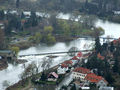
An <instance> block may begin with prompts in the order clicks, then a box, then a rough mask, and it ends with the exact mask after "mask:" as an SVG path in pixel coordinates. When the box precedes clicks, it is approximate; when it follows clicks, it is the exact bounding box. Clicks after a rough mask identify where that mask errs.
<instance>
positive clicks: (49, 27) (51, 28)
mask: <svg viewBox="0 0 120 90" xmlns="http://www.w3.org/2000/svg"><path fill="white" fill-rule="evenodd" d="M52 31H53V27H52V26H45V27H44V32H45V33H46V34H49V33H50V34H51V33H52Z"/></svg>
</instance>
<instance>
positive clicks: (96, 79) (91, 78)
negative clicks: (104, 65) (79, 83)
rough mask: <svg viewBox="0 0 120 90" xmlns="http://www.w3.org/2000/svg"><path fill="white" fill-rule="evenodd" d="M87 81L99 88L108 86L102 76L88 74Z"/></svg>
mask: <svg viewBox="0 0 120 90" xmlns="http://www.w3.org/2000/svg"><path fill="white" fill-rule="evenodd" d="M85 80H86V81H88V82H89V83H95V84H96V86H97V87H105V86H107V84H108V82H107V81H106V80H105V79H104V78H103V77H102V76H97V75H95V74H94V73H88V74H87V75H86V77H85Z"/></svg>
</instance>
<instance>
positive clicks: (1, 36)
mask: <svg viewBox="0 0 120 90" xmlns="http://www.w3.org/2000/svg"><path fill="white" fill-rule="evenodd" d="M4 45H5V36H4V31H3V30H1V29H0V49H4Z"/></svg>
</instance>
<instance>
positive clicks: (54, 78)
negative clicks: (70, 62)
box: [48, 72, 58, 81]
mask: <svg viewBox="0 0 120 90" xmlns="http://www.w3.org/2000/svg"><path fill="white" fill-rule="evenodd" d="M57 79H58V75H57V74H56V73H55V72H51V73H50V74H49V75H48V81H56V80H57Z"/></svg>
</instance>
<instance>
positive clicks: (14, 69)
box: [0, 14, 120, 90]
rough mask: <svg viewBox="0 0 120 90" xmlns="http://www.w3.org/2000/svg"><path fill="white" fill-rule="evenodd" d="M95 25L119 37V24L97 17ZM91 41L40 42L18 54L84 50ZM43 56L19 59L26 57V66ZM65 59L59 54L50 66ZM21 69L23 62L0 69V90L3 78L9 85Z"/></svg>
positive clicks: (38, 60) (16, 77)
mask: <svg viewBox="0 0 120 90" xmlns="http://www.w3.org/2000/svg"><path fill="white" fill-rule="evenodd" d="M59 17H60V18H62V19H69V17H70V15H69V14H61V16H59ZM96 26H97V27H98V26H100V27H102V28H103V29H104V30H105V34H104V35H103V36H107V35H110V36H113V37H114V38H119V36H120V33H119V29H120V24H117V23H113V22H109V21H103V20H99V19H98V21H97V22H96ZM91 43H94V42H93V41H91V40H85V39H76V40H73V41H71V42H69V43H64V42H57V43H56V44H55V45H53V46H47V45H43V44H40V45H37V46H35V47H30V48H28V49H26V50H21V51H20V52H19V55H28V54H39V53H47V52H61V51H68V50H69V49H70V48H71V47H73V46H75V47H77V48H78V49H79V50H84V49H87V48H84V45H85V44H87V46H90V45H91ZM89 48H91V47H89ZM43 57H45V56H26V57H23V58H20V59H27V60H28V62H26V63H25V65H26V66H27V65H28V64H30V63H31V62H33V61H35V62H39V63H40V62H42V58H43ZM67 59H69V56H67V55H65V54H64V55H60V56H59V57H57V58H55V59H54V60H53V63H54V64H52V66H55V65H57V64H59V63H61V62H63V61H64V60H67ZM23 70H24V67H23V64H20V65H17V66H13V65H12V64H9V65H8V68H7V69H5V70H2V71H0V90H4V89H5V87H3V82H4V81H5V80H7V81H8V82H10V85H12V84H14V83H16V82H18V81H19V80H20V78H19V75H20V74H21V73H22V72H23Z"/></svg>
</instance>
